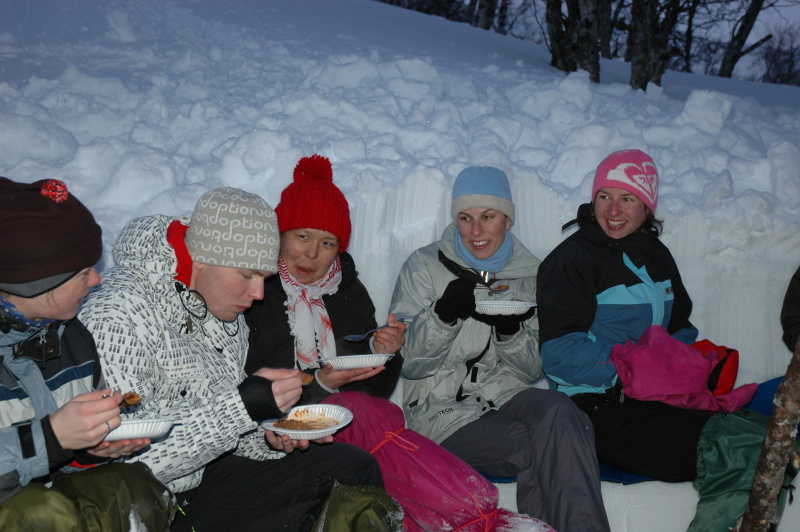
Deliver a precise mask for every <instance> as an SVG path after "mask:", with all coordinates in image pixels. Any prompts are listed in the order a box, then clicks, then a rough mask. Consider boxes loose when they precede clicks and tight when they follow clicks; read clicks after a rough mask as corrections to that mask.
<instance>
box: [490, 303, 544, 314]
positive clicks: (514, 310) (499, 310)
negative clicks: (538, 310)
mask: <svg viewBox="0 0 800 532" xmlns="http://www.w3.org/2000/svg"><path fill="white" fill-rule="evenodd" d="M535 306H536V303H534V302H532V301H476V302H475V310H476V311H478V312H480V313H481V314H503V315H510V314H523V313H524V312H526V311H527V310H528V309H529V308H531V307H535Z"/></svg>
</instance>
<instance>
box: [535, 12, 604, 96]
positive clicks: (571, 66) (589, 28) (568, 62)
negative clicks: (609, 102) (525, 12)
mask: <svg viewBox="0 0 800 532" xmlns="http://www.w3.org/2000/svg"><path fill="white" fill-rule="evenodd" d="M598 1H599V0H567V4H566V5H567V15H566V16H565V15H564V13H563V10H562V8H563V4H562V2H561V0H546V7H547V9H546V11H545V21H546V23H547V35H548V39H549V41H550V57H551V59H550V64H552V65H553V66H554V67H556V68H558V69H559V70H563V71H565V72H574V71H576V70H578V69H583V70H586V71H587V72H588V73H589V78H590V79H591V80H592V81H594V82H599V81H600V45H599V24H598V20H597V3H598Z"/></svg>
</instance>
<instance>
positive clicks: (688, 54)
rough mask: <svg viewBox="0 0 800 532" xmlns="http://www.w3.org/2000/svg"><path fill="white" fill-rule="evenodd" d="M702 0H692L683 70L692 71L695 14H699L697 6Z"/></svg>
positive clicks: (687, 23) (688, 15)
mask: <svg viewBox="0 0 800 532" xmlns="http://www.w3.org/2000/svg"><path fill="white" fill-rule="evenodd" d="M700 1H701V0H692V1H691V3H690V4H689V10H688V13H687V17H686V42H685V43H684V49H683V71H684V72H691V71H692V57H694V54H692V44H694V16H695V15H696V14H697V7H698V6H699V5H700Z"/></svg>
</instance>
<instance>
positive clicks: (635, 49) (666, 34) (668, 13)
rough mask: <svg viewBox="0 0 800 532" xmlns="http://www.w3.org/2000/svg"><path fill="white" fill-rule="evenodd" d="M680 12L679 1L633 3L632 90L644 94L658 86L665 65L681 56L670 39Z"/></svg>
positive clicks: (638, 0) (642, 0) (641, 0)
mask: <svg viewBox="0 0 800 532" xmlns="http://www.w3.org/2000/svg"><path fill="white" fill-rule="evenodd" d="M659 8H663V9H662V10H660V9H659ZM682 9H683V7H682V6H681V2H680V0H667V1H666V2H664V3H663V5H661V3H660V2H659V1H658V0H633V2H632V4H631V26H630V30H629V31H630V33H629V37H628V45H629V52H630V55H629V57H630V61H631V81H630V85H631V87H633V88H635V89H642V90H645V89H647V84H648V83H655V84H656V85H661V77H662V76H663V75H664V72H665V71H666V69H667V62H668V61H669V59H670V58H671V57H672V56H674V55H676V54H679V53H680V50H678V49H677V48H675V47H674V46H671V45H670V36H671V35H672V32H673V31H674V29H675V25H676V24H677V23H678V16H679V15H680V13H681V12H682ZM660 11H663V18H661V19H660Z"/></svg>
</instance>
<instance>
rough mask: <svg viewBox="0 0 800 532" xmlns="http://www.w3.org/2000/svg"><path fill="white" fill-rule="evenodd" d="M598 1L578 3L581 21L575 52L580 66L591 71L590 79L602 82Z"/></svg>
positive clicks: (582, 0)
mask: <svg viewBox="0 0 800 532" xmlns="http://www.w3.org/2000/svg"><path fill="white" fill-rule="evenodd" d="M598 1H600V2H602V1H603V0H580V1H579V3H578V9H579V11H580V14H579V17H580V18H579V22H578V32H577V36H576V39H575V53H576V55H577V57H578V68H581V69H583V70H585V71H586V72H588V73H589V80H591V81H593V82H594V83H600V21H599V20H598V15H599V13H598V5H597V4H598Z"/></svg>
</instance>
